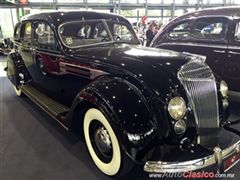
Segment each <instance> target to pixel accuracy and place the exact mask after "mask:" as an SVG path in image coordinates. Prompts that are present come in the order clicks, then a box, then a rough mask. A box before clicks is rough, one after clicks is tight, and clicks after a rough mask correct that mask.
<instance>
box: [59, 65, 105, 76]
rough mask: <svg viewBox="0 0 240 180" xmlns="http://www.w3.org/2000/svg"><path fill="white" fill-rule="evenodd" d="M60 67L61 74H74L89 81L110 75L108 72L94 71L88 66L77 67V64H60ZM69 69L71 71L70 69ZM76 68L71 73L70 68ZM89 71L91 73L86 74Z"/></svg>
mask: <svg viewBox="0 0 240 180" xmlns="http://www.w3.org/2000/svg"><path fill="white" fill-rule="evenodd" d="M59 67H60V74H74V75H79V76H81V77H85V78H88V79H95V78H97V77H98V76H101V75H106V74H108V73H107V72H104V71H101V70H98V69H93V68H90V67H86V66H81V65H76V64H71V63H65V62H61V61H60V62H59ZM68 67H69V69H68ZM71 67H73V68H76V69H75V70H74V71H75V72H74V71H72V72H70V71H68V70H71V69H70V68H71ZM86 70H87V71H89V72H86Z"/></svg>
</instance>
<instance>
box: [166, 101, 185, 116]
mask: <svg viewBox="0 0 240 180" xmlns="http://www.w3.org/2000/svg"><path fill="white" fill-rule="evenodd" d="M186 111H187V108H186V103H185V101H184V99H183V98H182V97H174V98H172V99H171V100H170V101H169V104H168V112H169V114H170V116H171V117H172V118H173V119H175V120H180V119H182V118H183V117H184V116H185V114H186Z"/></svg>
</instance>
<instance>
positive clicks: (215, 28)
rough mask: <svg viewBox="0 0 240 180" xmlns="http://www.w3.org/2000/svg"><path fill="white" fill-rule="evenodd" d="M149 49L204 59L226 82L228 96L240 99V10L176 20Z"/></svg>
mask: <svg viewBox="0 0 240 180" xmlns="http://www.w3.org/2000/svg"><path fill="white" fill-rule="evenodd" d="M152 46H153V47H158V48H163V49H171V50H175V51H179V52H190V53H196V54H201V55H204V56H206V57H207V59H206V62H207V64H208V65H209V66H210V68H211V69H212V70H213V72H214V73H216V74H217V75H218V76H220V77H221V78H222V79H224V80H225V81H226V82H227V84H228V86H229V90H230V91H229V95H230V96H231V97H233V99H236V98H237V99H240V62H239V58H240V7H238V6H235V7H223V8H214V9H212V8H211V9H204V10H200V11H196V12H192V13H188V14H185V15H183V16H180V17H177V18H176V19H174V20H172V21H171V22H169V24H167V25H166V26H165V27H164V28H163V29H162V30H161V31H160V32H159V33H158V34H157V35H156V37H155V39H154V40H153V42H152ZM235 97H236V98H235Z"/></svg>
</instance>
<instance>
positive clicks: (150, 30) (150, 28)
mask: <svg viewBox="0 0 240 180" xmlns="http://www.w3.org/2000/svg"><path fill="white" fill-rule="evenodd" d="M146 38H147V44H146V46H147V47H149V45H150V43H151V41H152V40H153V38H154V34H153V25H152V24H150V25H149V26H148V30H147V32H146Z"/></svg>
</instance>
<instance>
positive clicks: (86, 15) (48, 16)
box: [22, 11, 128, 26]
mask: <svg viewBox="0 0 240 180" xmlns="http://www.w3.org/2000/svg"><path fill="white" fill-rule="evenodd" d="M83 19H84V20H89V19H110V20H117V21H120V22H125V23H128V20H127V19H126V18H124V17H122V16H120V15H116V14H111V13H100V12H94V11H54V12H44V13H39V14H34V15H27V16H24V17H23V18H22V21H26V20H45V21H48V22H49V23H50V24H53V25H55V26H57V25H59V24H62V23H65V22H70V21H77V20H83Z"/></svg>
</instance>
